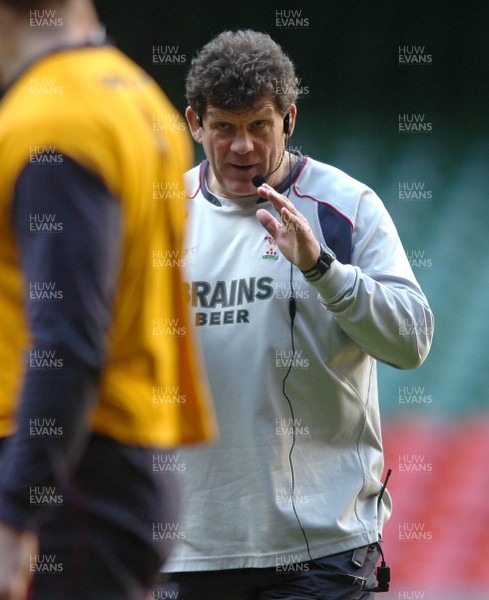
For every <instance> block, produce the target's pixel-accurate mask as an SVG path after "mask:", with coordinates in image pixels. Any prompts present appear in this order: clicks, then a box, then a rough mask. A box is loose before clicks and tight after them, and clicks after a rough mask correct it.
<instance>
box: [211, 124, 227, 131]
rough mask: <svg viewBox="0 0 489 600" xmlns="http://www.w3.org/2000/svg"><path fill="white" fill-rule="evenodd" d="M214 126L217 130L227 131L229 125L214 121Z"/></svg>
mask: <svg viewBox="0 0 489 600" xmlns="http://www.w3.org/2000/svg"><path fill="white" fill-rule="evenodd" d="M214 127H215V128H216V129H219V131H227V130H228V129H229V128H230V127H231V126H230V124H229V123H216V124H215V125H214Z"/></svg>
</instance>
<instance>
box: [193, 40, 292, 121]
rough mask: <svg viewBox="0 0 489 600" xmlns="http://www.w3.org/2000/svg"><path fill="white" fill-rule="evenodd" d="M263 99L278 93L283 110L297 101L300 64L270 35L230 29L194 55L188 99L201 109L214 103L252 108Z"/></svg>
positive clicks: (200, 113)
mask: <svg viewBox="0 0 489 600" xmlns="http://www.w3.org/2000/svg"><path fill="white" fill-rule="evenodd" d="M262 98H272V99H273V100H274V102H275V104H276V105H277V108H278V109H279V111H280V112H281V113H282V114H285V113H286V112H287V111H288V109H289V108H290V106H291V105H292V104H294V102H295V101H296V100H297V80H296V76H295V71H294V65H293V64H292V61H291V60H290V59H289V57H288V56H287V55H286V54H285V53H284V52H283V50H282V48H281V47H280V46H279V45H278V44H277V43H276V42H274V41H273V40H272V38H271V37H270V36H269V35H268V34H266V33H259V32H257V31H253V30H251V29H245V30H238V31H224V32H222V33H220V34H219V35H218V36H216V37H215V38H214V39H212V40H211V41H210V42H209V43H208V44H206V45H205V46H204V47H203V48H202V50H201V51H200V52H199V54H198V55H197V57H196V58H194V59H193V60H192V64H191V67H190V71H189V73H188V75H187V101H188V103H189V105H190V107H191V108H192V109H193V110H194V112H196V113H197V114H199V115H202V114H203V113H204V111H205V109H206V108H207V106H208V105H212V106H215V107H216V108H221V109H224V110H239V109H247V108H251V107H253V106H254V105H256V103H257V102H258V101H259V100H261V99H262Z"/></svg>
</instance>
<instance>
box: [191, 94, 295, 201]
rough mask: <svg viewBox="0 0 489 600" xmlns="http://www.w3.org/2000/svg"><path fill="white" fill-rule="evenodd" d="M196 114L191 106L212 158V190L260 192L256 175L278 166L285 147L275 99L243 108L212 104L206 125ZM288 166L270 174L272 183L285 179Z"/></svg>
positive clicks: (200, 138) (234, 193) (197, 133)
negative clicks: (229, 109) (254, 182)
mask: <svg viewBox="0 0 489 600" xmlns="http://www.w3.org/2000/svg"><path fill="white" fill-rule="evenodd" d="M189 112H190V113H191V114H189ZM194 117H195V113H193V111H191V110H190V109H189V110H188V111H187V118H188V120H189V123H190V126H191V130H192V134H193V136H194V139H195V140H196V141H198V142H199V143H201V144H202V145H203V146H204V150H205V154H206V156H207V159H208V161H209V166H210V168H209V171H208V182H207V183H208V185H209V188H210V190H211V191H212V192H213V193H214V194H216V195H218V196H224V197H228V198H236V197H241V196H250V195H252V194H254V193H256V188H255V186H254V185H253V184H252V182H251V179H252V177H254V176H255V175H264V174H266V173H268V172H270V171H272V170H273V169H274V168H275V167H277V166H278V165H279V163H280V160H281V158H282V156H283V151H284V146H285V134H284V124H283V116H282V114H281V113H280V112H279V110H278V108H277V107H276V105H275V104H274V103H273V101H271V100H262V101H261V102H259V103H258V104H257V105H256V106H255V107H254V108H250V109H246V110H240V111H228V110H223V109H221V108H216V107H214V106H208V107H207V110H206V112H205V114H204V116H203V126H202V127H198V126H196V121H195V118H194ZM294 117H295V106H293V107H292V108H291V118H292V121H293V118H294ZM284 168H285V166H284V164H282V165H281V167H280V168H279V169H278V170H277V172H276V173H274V174H273V175H272V176H271V177H270V179H269V180H268V183H270V185H274V184H277V183H278V182H279V181H280V180H281V179H283V177H284V176H285V174H284V171H283V169H284Z"/></svg>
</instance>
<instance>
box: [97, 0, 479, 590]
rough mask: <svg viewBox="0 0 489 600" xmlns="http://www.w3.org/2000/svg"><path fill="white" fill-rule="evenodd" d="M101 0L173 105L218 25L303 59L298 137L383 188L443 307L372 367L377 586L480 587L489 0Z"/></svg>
mask: <svg viewBox="0 0 489 600" xmlns="http://www.w3.org/2000/svg"><path fill="white" fill-rule="evenodd" d="M98 8H99V12H100V14H101V17H102V19H103V21H104V22H105V24H106V25H107V29H108V31H109V33H110V34H111V35H112V37H113V38H114V39H115V41H116V42H117V43H118V45H119V46H120V47H121V48H122V49H123V50H124V51H125V52H126V53H128V54H129V55H130V56H131V57H132V58H133V59H134V60H135V61H136V62H138V63H139V64H140V65H142V66H143V67H144V68H145V69H146V70H147V71H148V72H150V73H151V74H152V75H153V76H154V78H155V79H156V80H157V81H158V82H159V83H160V84H161V85H162V87H163V88H164V89H165V91H166V92H167V94H168V95H169V97H170V99H171V100H172V101H173V103H174V104H175V105H176V107H177V108H179V109H180V111H181V112H183V110H184V108H185V99H184V79H185V76H186V73H187V70H188V67H189V64H190V61H191V59H192V57H193V56H195V54H196V52H197V50H198V49H199V48H200V47H202V46H203V45H204V44H205V43H206V42H207V41H209V39H210V38H211V37H213V36H214V35H215V34H217V33H219V32H220V31H222V30H224V29H236V28H247V27H249V28H253V29H256V30H260V31H265V32H267V33H269V34H270V35H271V36H272V37H273V38H274V39H275V40H276V41H277V42H278V43H280V44H281V45H282V47H283V48H284V50H285V51H286V52H287V53H288V54H289V56H290V57H291V58H292V60H293V61H294V63H295V65H296V68H297V76H298V78H299V87H300V88H302V94H301V98H300V100H299V103H298V107H299V120H298V125H297V128H296V132H295V133H294V136H293V138H292V140H291V145H292V147H293V148H296V149H298V150H300V151H301V152H302V153H304V154H310V155H311V156H313V157H314V158H318V159H320V160H322V161H324V162H327V163H329V164H333V165H335V166H337V167H339V168H341V169H343V170H345V171H347V172H348V173H349V174H350V175H352V176H354V177H356V178H357V179H360V180H361V181H363V182H365V183H367V184H368V185H370V186H371V187H372V188H373V189H374V190H375V191H376V192H377V193H378V194H379V196H380V197H381V198H382V200H383V201H384V203H385V204H386V206H387V208H388V210H389V212H390V213H391V215H392V217H393V219H394V221H395V223H396V225H397V227H398V230H399V233H400V236H401V239H402V241H403V243H404V246H405V248H406V251H407V253H408V257H409V258H410V260H411V263H412V266H413V270H414V272H415V275H416V277H417V278H418V280H419V282H420V283H421V285H422V287H423V289H424V291H425V293H426V295H427V296H428V298H429V300H430V303H431V306H432V308H433V310H434V313H435V318H436V329H435V341H434V344H433V348H432V352H431V354H430V356H429V358H428V359H427V361H426V363H425V364H424V365H423V366H422V367H421V368H420V369H418V370H416V371H413V372H402V371H396V370H394V369H391V368H387V367H384V366H382V365H381V366H380V377H381V384H380V398H381V406H382V411H383V415H384V440H385V447H386V456H387V461H386V462H387V465H388V466H390V467H392V469H393V476H392V479H391V484H390V487H391V491H392V494H393V496H394V507H395V508H394V513H393V517H392V519H391V521H390V523H389V525H388V528H387V530H386V532H385V550H386V553H387V559H388V561H390V563H391V566H392V568H393V584H392V591H391V592H390V593H388V594H385V595H383V597H384V598H386V600H388V599H389V598H391V599H393V598H396V599H398V600H400V599H406V598H423V599H424V600H442V599H443V600H475V599H476V598H477V599H479V598H480V599H482V598H484V599H486V598H487V589H488V586H489V569H487V567H486V565H485V562H484V561H485V559H484V557H487V556H489V508H488V507H489V498H488V497H487V496H488V492H489V469H488V466H487V465H488V463H489V392H488V372H489V343H488V339H489V318H488V313H489V309H488V298H489V244H488V242H487V227H488V223H489V202H488V200H489V199H488V189H489V175H488V156H489V152H488V150H489V136H488V126H489V109H488V100H489V98H488V90H489V77H488V75H489V68H488V65H489V53H488V35H487V32H488V25H489V19H488V13H489V9H488V5H487V3H486V2H482V1H470V0H466V1H463V2H462V1H460V0H455V1H453V2H450V3H448V2H436V1H431V2H430V1H427V2H416V1H408V0H375V1H374V0H365V1H352V0H334V1H333V0H330V1H327V0H326V1H325V0H322V1H321V0H318V1H317V2H299V1H297V2H295V3H294V2H263V1H262V2H258V1H257V0H249V1H247V2H245V3H234V4H233V6H231V5H230V3H226V4H224V5H223V6H221V7H219V6H218V4H217V3H216V2H210V1H209V0H202V1H200V2H197V1H194V0H192V1H181V2H174V3H170V2H167V1H163V0H153V1H149V0H139V1H138V2H134V1H129V0H119V1H118V2H116V3H115V2H109V1H108V0H105V1H99V2H98ZM155 48H156V50H155ZM155 56H156V59H155ZM158 57H163V58H158ZM413 57H414V58H413ZM169 63H170V64H169ZM400 121H401V122H402V123H406V122H407V123H409V122H413V121H414V122H418V123H421V126H420V129H421V130H420V131H409V132H408V131H407V130H406V129H408V127H406V126H404V125H401V126H400ZM411 129H412V128H411ZM200 157H201V153H200V149H198V148H196V160H197V159H199V158H200ZM406 465H407V466H406Z"/></svg>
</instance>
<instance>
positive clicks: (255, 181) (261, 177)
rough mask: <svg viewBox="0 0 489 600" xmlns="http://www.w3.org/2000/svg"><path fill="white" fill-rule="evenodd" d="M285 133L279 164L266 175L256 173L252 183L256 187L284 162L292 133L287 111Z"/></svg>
mask: <svg viewBox="0 0 489 600" xmlns="http://www.w3.org/2000/svg"><path fill="white" fill-rule="evenodd" d="M284 133H285V146H284V151H283V152H282V156H281V158H280V162H279V163H278V165H277V166H276V167H275V169H273V170H272V171H268V173H265V175H255V176H254V177H252V178H251V183H252V184H253V185H254V186H255V187H256V188H258V187H260V186H261V185H263V184H264V183H265V182H266V180H267V179H268V178H269V177H270V175H273V174H274V173H275V171H278V170H279V169H280V166H281V164H282V161H283V160H284V156H285V151H286V149H287V144H288V142H289V133H290V113H287V114H286V115H285V117H284Z"/></svg>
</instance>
